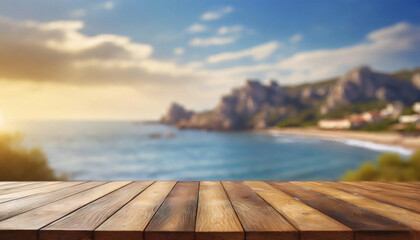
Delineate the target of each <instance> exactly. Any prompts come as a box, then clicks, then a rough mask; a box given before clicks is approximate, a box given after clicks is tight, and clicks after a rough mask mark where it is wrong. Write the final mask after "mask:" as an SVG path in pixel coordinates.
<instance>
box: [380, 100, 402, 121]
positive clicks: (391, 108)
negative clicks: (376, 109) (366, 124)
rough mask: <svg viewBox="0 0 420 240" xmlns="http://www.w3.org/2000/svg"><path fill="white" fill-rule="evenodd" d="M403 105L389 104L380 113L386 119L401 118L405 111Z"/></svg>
mask: <svg viewBox="0 0 420 240" xmlns="http://www.w3.org/2000/svg"><path fill="white" fill-rule="evenodd" d="M403 107H404V106H403V105H402V103H394V104H391V103H390V104H388V105H386V107H385V108H384V109H382V110H381V111H380V113H379V114H380V115H381V116H382V117H384V118H397V117H398V116H400V114H401V112H402V110H403Z"/></svg>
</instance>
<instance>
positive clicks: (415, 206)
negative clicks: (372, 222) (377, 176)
mask: <svg viewBox="0 0 420 240" xmlns="http://www.w3.org/2000/svg"><path fill="white" fill-rule="evenodd" d="M321 184H323V185H327V186H331V187H333V188H338V189H341V190H344V191H346V192H351V193H357V194H360V195H362V196H365V197H368V198H372V199H375V200H377V201H380V202H384V203H388V204H392V205H395V206H399V207H403V208H406V209H408V210H413V211H416V212H419V213H420V204H419V201H417V200H411V199H407V198H400V197H395V196H391V195H385V194H382V193H377V192H372V191H368V190H366V189H363V188H359V187H356V186H353V185H350V184H347V183H335V182H321Z"/></svg>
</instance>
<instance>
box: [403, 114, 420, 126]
mask: <svg viewBox="0 0 420 240" xmlns="http://www.w3.org/2000/svg"><path fill="white" fill-rule="evenodd" d="M398 121H399V122H400V123H404V124H409V123H420V115H419V114H412V115H403V116H400V117H399V118H398Z"/></svg>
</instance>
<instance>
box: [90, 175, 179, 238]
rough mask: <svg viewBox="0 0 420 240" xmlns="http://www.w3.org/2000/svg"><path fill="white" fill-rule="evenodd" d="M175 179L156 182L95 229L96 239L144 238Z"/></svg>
mask: <svg viewBox="0 0 420 240" xmlns="http://www.w3.org/2000/svg"><path fill="white" fill-rule="evenodd" d="M175 183H176V182H175V181H169V182H156V183H154V184H152V185H151V186H150V187H148V188H147V189H146V190H144V191H143V192H142V193H141V194H140V195H138V196H137V197H136V198H134V199H133V200H132V201H130V202H129V203H128V204H127V205H125V206H124V207H123V208H121V209H120V210H118V212H116V213H115V214H114V215H112V216H111V217H110V218H109V219H108V220H106V221H105V222H104V223H103V224H101V225H100V226H99V227H98V228H97V229H95V231H94V239H95V240H115V239H124V240H142V239H143V235H144V230H145V228H146V226H147V224H148V223H149V221H150V219H152V217H153V215H154V214H155V213H156V211H157V209H158V208H159V206H160V205H161V204H162V202H163V201H164V200H165V198H166V196H167V195H168V194H169V192H170V191H171V190H172V188H173V187H174V185H175Z"/></svg>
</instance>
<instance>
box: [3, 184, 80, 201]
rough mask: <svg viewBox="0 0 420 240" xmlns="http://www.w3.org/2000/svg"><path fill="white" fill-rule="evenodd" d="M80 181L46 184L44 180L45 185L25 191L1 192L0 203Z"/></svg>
mask: <svg viewBox="0 0 420 240" xmlns="http://www.w3.org/2000/svg"><path fill="white" fill-rule="evenodd" d="M80 183H81V182H59V183H54V184H47V182H45V184H46V185H45V186H38V187H36V188H33V189H32V188H31V189H28V190H25V191H20V192H12V193H8V194H3V195H0V203H3V202H7V201H10V200H14V199H18V198H22V197H27V196H31V195H35V194H41V193H47V192H52V191H55V190H59V189H62V188H65V187H70V186H73V185H77V184H80ZM30 186H33V185H30Z"/></svg>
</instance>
